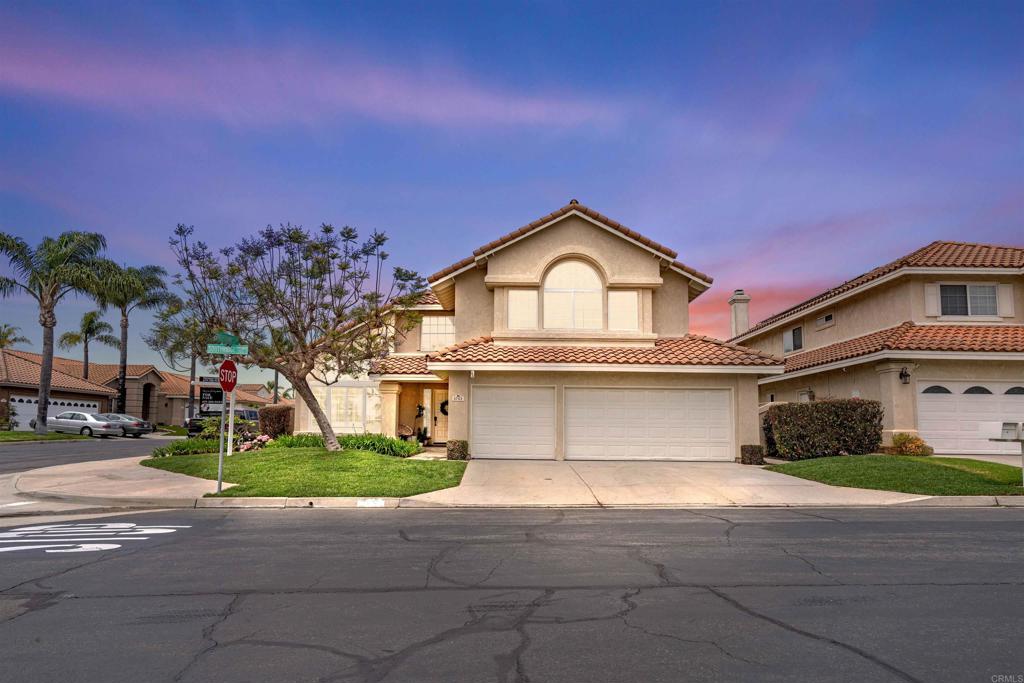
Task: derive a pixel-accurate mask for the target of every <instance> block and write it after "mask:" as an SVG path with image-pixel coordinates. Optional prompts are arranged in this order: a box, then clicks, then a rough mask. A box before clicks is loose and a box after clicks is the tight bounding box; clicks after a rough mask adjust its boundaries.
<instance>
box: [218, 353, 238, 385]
mask: <svg viewBox="0 0 1024 683" xmlns="http://www.w3.org/2000/svg"><path fill="white" fill-rule="evenodd" d="M217 380H218V381H219V382H220V388H221V389H223V390H224V391H226V392H229V393H230V392H232V391H234V390H235V384H237V383H238V368H237V367H235V362H234V361H232V360H226V361H224V362H223V363H221V364H220V372H219V373H218V374H217Z"/></svg>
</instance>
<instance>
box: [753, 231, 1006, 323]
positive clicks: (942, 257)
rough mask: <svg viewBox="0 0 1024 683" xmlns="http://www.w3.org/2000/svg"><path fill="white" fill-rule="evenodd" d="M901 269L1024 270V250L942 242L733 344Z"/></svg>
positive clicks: (854, 281)
mask: <svg viewBox="0 0 1024 683" xmlns="http://www.w3.org/2000/svg"><path fill="white" fill-rule="evenodd" d="M901 268H1015V269H1024V247H1005V246H998V245H994V244H977V243H973V242H950V241H943V240H938V241H935V242H932V243H931V244H928V245H925V246H923V247H921V248H920V249H918V250H916V251H912V252H911V253H909V254H907V255H905V256H901V257H900V258H898V259H896V260H895V261H891V262H889V263H886V264H885V265H884V266H879V267H878V268H875V269H873V270H869V271H868V272H866V273H864V274H863V275H858V276H857V277H855V278H853V279H850V280H847V281H846V282H844V283H842V284H840V285H837V286H836V287H833V288H832V289H829V290H826V291H824V292H822V293H821V294H817V295H815V296H812V297H811V298H810V299H807V300H806V301H803V302H801V303H798V304H796V305H795V306H790V307H789V308H787V309H786V310H784V311H780V312H779V313H776V314H774V315H771V316H769V317H767V318H765V319H764V320H762V321H761V322H759V323H757V324H756V325H754V326H753V327H751V328H750V329H749V330H747V331H746V332H744V333H742V334H738V335H736V336H735V337H733V340H741V339H747V338H749V337H750V335H752V334H755V333H756V332H759V331H761V330H763V329H765V328H767V327H770V326H772V325H773V324H774V323H776V322H779V321H780V320H783V319H785V318H788V317H790V316H791V315H793V314H795V313H799V312H801V311H805V310H807V309H809V308H813V307H814V306H816V305H818V304H820V303H824V302H826V301H828V300H830V299H834V298H836V297H838V296H840V295H842V294H846V293H847V292H850V291H852V290H854V289H857V288H858V287H861V286H863V285H866V284H868V283H870V282H873V281H875V280H878V279H879V278H881V277H884V276H886V275H889V274H890V273H893V272H895V271H897V270H900V269H901Z"/></svg>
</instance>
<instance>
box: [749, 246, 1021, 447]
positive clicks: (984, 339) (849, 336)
mask: <svg viewBox="0 0 1024 683" xmlns="http://www.w3.org/2000/svg"><path fill="white" fill-rule="evenodd" d="M749 301H750V297H748V296H746V295H745V294H744V293H743V292H742V291H737V292H736V293H735V294H734V295H733V297H732V299H731V300H730V304H731V306H732V308H733V311H732V312H733V325H734V327H733V335H734V336H733V338H732V340H731V341H732V342H735V343H742V344H744V345H747V346H750V347H752V348H755V349H758V350H760V351H763V352H765V353H771V354H776V355H780V356H784V357H785V362H786V371H785V373H784V374H782V375H776V376H772V377H764V378H762V379H761V380H760V382H759V384H760V400H761V402H762V403H768V402H773V401H811V400H814V399H815V398H826V397H862V398H866V399H876V400H880V401H881V402H882V404H883V407H884V408H885V434H886V438H887V439H891V435H892V434H893V433H894V432H910V433H917V434H919V435H920V436H921V437H922V438H923V439H924V440H925V441H927V442H928V443H929V444H930V445H931V446H933V447H934V448H935V450H936V452H939V453H1001V452H1003V453H1019V452H1020V451H1019V446H1018V445H1017V444H1013V443H1008V444H999V443H994V442H991V441H989V440H988V439H986V438H982V437H980V436H979V434H978V423H979V422H981V421H1003V420H1006V421H1010V420H1013V421H1022V420H1024V248H1020V247H1002V246H995V245H990V244H969V243H963V242H933V243H932V244H929V245H927V246H925V247H922V248H921V249H918V250H917V251H914V252H913V253H911V254H908V255H906V256H903V257H901V258H898V259H896V260H895V261H893V262H891V263H887V264H886V265H884V266H880V267H878V268H875V269H874V270H872V271H870V272H868V273H865V274H864V275H861V276H859V277H856V278H853V279H852V280H849V281H847V282H844V283H842V284H841V285H839V286H837V287H834V288H832V289H829V290H828V291H826V292H822V293H821V294H818V295H817V296H814V297H811V298H810V299H808V300H807V301H804V302H802V303H799V304H797V305H796V306H793V307H791V308H789V309H787V310H785V311H782V312H781V313H777V314H775V315H772V316H771V317H769V318H767V319H765V320H763V321H761V322H760V323H758V324H757V325H755V326H753V327H752V328H750V329H746V320H747V311H746V309H747V306H748V302H749Z"/></svg>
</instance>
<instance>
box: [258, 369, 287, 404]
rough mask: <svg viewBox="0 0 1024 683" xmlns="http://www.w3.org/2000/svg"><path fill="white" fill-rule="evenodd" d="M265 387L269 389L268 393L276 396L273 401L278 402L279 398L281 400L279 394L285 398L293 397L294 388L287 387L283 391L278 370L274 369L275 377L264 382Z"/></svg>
mask: <svg viewBox="0 0 1024 683" xmlns="http://www.w3.org/2000/svg"><path fill="white" fill-rule="evenodd" d="M263 388H264V389H266V390H267V393H269V394H271V395H273V397H274V401H273V402H274V403H275V404H276V403H277V402H278V400H279V398H278V397H279V396H280V397H283V398H291V397H292V390H291V388H288V389H285V390H284V391H281V388H280V385H279V384H278V383H277V370H274V379H268V380H267V381H266V382H264V383H263Z"/></svg>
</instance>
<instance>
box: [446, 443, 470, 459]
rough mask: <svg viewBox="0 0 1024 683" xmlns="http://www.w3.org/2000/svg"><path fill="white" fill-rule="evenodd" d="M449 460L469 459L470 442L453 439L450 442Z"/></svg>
mask: <svg viewBox="0 0 1024 683" xmlns="http://www.w3.org/2000/svg"><path fill="white" fill-rule="evenodd" d="M448 459H449V460H469V442H468V441H464V440H461V439H453V440H451V441H449V442H448Z"/></svg>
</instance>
